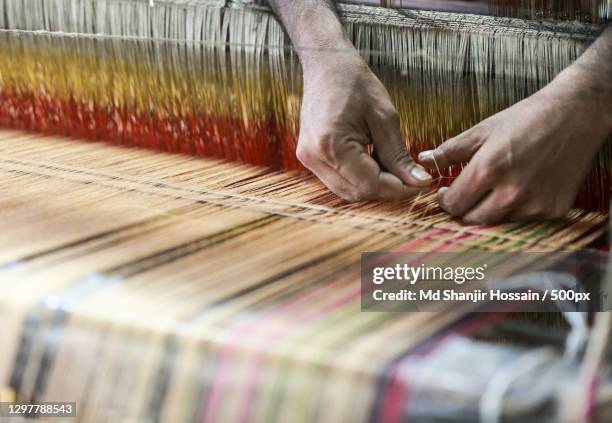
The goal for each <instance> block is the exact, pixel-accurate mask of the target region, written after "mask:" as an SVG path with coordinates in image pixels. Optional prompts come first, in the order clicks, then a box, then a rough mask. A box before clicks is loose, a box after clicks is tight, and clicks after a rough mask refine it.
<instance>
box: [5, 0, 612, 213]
mask: <svg viewBox="0 0 612 423" xmlns="http://www.w3.org/2000/svg"><path fill="white" fill-rule="evenodd" d="M243 3H245V2H226V1H215V0H207V1H203V2H202V1H200V2H193V1H184V0H174V1H156V2H153V3H152V4H153V6H152V5H151V3H150V2H148V1H139V0H106V1H101V2H98V1H93V0H80V1H73V2H64V1H59V0H58V1H52V2H48V1H42V0H4V1H3V2H1V3H0V7H2V9H3V10H4V13H3V14H2V15H1V16H0V28H3V30H2V32H1V33H0V37H1V38H0V39H1V43H0V52H1V53H2V58H1V59H0V89H1V90H2V96H1V97H0V102H1V106H2V107H0V110H1V112H0V124H1V125H2V126H4V127H8V128H24V129H29V130H35V131H40V132H43V133H48V134H63V135H69V136H74V137H80V138H86V139H102V140H109V141H113V142H118V143H122V144H125V145H136V146H144V147H149V148H154V149H161V150H164V151H172V152H182V153H188V154H196V155H203V156H209V157H216V158H224V159H229V160H239V161H242V162H246V163H252V164H257V165H265V166H273V167H275V168H277V169H301V166H300V164H299V162H298V161H297V159H296V157H295V145H296V137H297V131H298V121H299V103H300V95H301V79H300V78H301V76H300V68H299V63H298V62H297V59H296V56H295V55H294V54H293V53H292V52H291V50H290V49H289V47H288V42H287V39H286V38H285V36H284V34H283V31H282V28H281V27H280V26H279V25H278V23H277V22H276V21H275V19H274V17H273V16H272V15H271V14H270V13H269V11H268V10H267V9H265V8H264V7H262V6H259V5H246V6H245V5H244V4H243ZM442 3H444V2H442ZM448 3H449V4H450V3H453V2H448ZM481 3H482V2H481ZM553 3H554V7H553ZM391 6H395V7H399V8H398V9H380V8H373V7H368V6H362V5H343V4H339V6H338V7H339V12H340V14H341V16H342V18H343V20H344V22H345V24H346V27H347V31H348V33H349V35H350V37H351V38H352V39H353V41H354V43H355V45H356V46H357V48H358V49H359V50H360V51H361V52H362V54H363V56H364V57H365V58H366V60H367V61H368V62H369V63H370V64H371V65H372V67H373V68H374V70H375V71H376V73H378V75H379V76H380V77H381V79H382V80H383V82H384V83H385V85H386V86H387V88H388V89H389V91H390V93H391V96H392V98H393V101H394V104H395V105H396V107H397V108H398V111H399V113H400V116H401V122H402V132H403V135H404V137H405V139H406V142H407V144H408V146H409V148H410V149H411V152H412V153H413V154H414V155H416V154H417V153H418V152H420V151H422V150H425V149H430V148H432V147H434V146H436V145H439V144H440V143H441V142H443V141H444V140H445V139H448V138H450V137H452V136H454V135H456V134H458V133H460V132H461V131H463V130H465V129H467V128H469V127H470V126H472V125H474V124H476V123H477V122H479V121H481V120H482V119H484V118H486V117H488V116H490V115H492V114H494V113H496V112H497V111H499V110H501V109H503V108H505V107H507V106H509V105H511V104H513V103H515V102H517V101H519V100H520V99H522V98H524V97H525V96H527V95H529V94H531V93H533V92H535V91H536V90H537V89H539V88H540V87H542V86H543V85H545V84H546V83H547V82H549V81H550V80H551V79H552V78H554V76H555V75H556V74H557V73H559V72H560V71H561V70H562V69H563V68H564V67H566V66H568V65H569V64H571V63H572V61H573V60H575V59H576V58H577V57H578V56H579V55H580V53H581V52H582V51H583V50H584V49H585V47H586V46H587V45H588V43H589V42H590V41H592V40H593V39H594V37H595V36H596V35H597V33H598V30H599V27H598V26H596V25H589V24H586V23H585V24H582V25H576V24H573V23H567V24H566V23H563V22H560V21H557V22H553V21H546V22H536V21H528V20H527V21H525V20H513V19H507V18H495V17H483V16H475V15H457V14H446V13H440V12H427V11H419V12H416V11H410V10H406V9H403V7H405V6H404V5H403V3H402V2H399V3H398V2H396V3H394V4H393V5H391ZM486 6H487V8H488V9H487V10H488V11H489V13H491V14H499V15H501V16H524V15H526V16H527V17H533V16H536V17H554V18H559V19H561V18H565V19H576V18H579V19H581V20H583V21H585V22H601V21H602V20H604V17H605V16H606V15H607V13H608V7H609V6H608V2H607V1H592V0H589V1H585V0H583V1H578V0H576V1H569V0H568V1H564V2H547V1H540V2H522V1H519V2H510V1H501V0H500V1H490V2H488V3H487V5H486ZM25 11H27V13H25ZM91 11H95V13H92V12H91ZM525 11H527V12H528V13H526V12H525ZM33 31H36V32H33ZM75 35H78V36H76V37H75ZM611 163H612V148H611V147H610V143H608V144H607V145H606V146H605V148H604V149H603V150H602V152H601V154H600V155H599V156H598V158H597V160H596V161H595V163H594V169H593V171H592V173H591V175H590V176H589V178H588V180H587V182H586V183H585V188H584V190H583V191H582V192H581V193H580V195H579V198H578V202H577V205H578V206H580V207H584V208H587V209H590V210H602V211H606V210H607V209H608V205H609V191H610V190H609V186H610V174H611V172H610V168H611V166H612V164H611ZM459 170H460V169H459V168H455V169H451V170H450V171H449V172H448V173H444V174H442V175H440V179H439V180H438V182H437V183H438V184H448V183H450V182H451V181H452V177H454V176H456V175H457V173H458V172H459Z"/></svg>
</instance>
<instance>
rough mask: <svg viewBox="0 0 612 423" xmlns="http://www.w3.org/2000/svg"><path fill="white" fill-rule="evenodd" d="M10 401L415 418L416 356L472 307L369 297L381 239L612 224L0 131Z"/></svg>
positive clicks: (145, 416)
mask: <svg viewBox="0 0 612 423" xmlns="http://www.w3.org/2000/svg"><path fill="white" fill-rule="evenodd" d="M0 173H1V174H2V176H1V179H2V185H1V186H0V201H1V207H0V214H1V219H0V222H1V223H0V225H1V231H0V233H1V234H2V235H1V236H0V241H1V242H0V245H1V248H0V289H1V290H2V293H3V295H2V296H1V297H0V327H2V330H3V336H2V346H1V351H2V354H0V386H2V387H3V390H2V392H3V399H5V400H6V399H19V400H22V401H42V400H46V401H53V400H57V401H59V400H63V401H77V402H78V415H79V421H93V422H100V421H113V422H116V421H125V422H128V421H130V422H131V421H137V422H141V421H142V422H144V421H167V422H179V421H201V422H219V421H241V422H246V421H261V422H272V421H279V422H287V421H313V420H317V421H329V422H339V421H347V422H349V421H350V422H356V421H368V420H380V421H399V420H398V419H400V418H401V416H403V415H404V414H405V413H406V412H407V410H405V409H404V404H406V401H407V395H409V393H408V391H407V390H406V389H407V386H406V385H405V381H404V379H403V378H402V377H400V374H399V373H398V372H399V369H400V368H401V366H403V363H404V361H405V360H407V359H409V357H410V353H411V352H412V351H414V350H415V348H417V347H419V346H422V345H423V343H424V342H426V341H427V340H428V339H431V338H432V336H433V335H434V334H436V333H439V332H440V331H441V330H443V329H444V328H447V327H450V325H453V324H455V323H456V322H458V321H460V320H461V319H463V318H465V316H466V311H468V310H464V309H451V310H448V311H446V312H444V313H442V312H440V313H397V314H394V313H374V312H361V310H360V289H361V288H360V284H359V256H360V253H361V252H364V251H427V252H436V251H440V252H442V251H460V250H465V249H470V248H475V247H478V248H482V249H490V250H491V251H512V250H531V251H555V250H560V249H577V248H580V247H582V246H584V245H586V244H588V243H589V242H590V240H592V239H594V238H595V237H597V236H598V235H599V234H601V233H603V231H605V230H606V223H607V222H606V217H605V216H603V215H601V214H598V213H585V212H579V211H576V212H575V213H574V214H573V215H572V217H571V218H570V219H569V220H568V221H567V222H565V223H559V224H543V223H542V224H533V225H523V226H520V225H506V226H500V227H495V228H470V227H464V226H461V225H460V224H458V223H456V222H452V221H450V220H449V219H448V218H447V217H446V216H445V215H444V214H443V213H441V212H440V210H439V209H438V208H437V206H436V205H435V200H434V199H433V198H432V197H431V196H430V195H428V196H424V197H422V198H420V199H418V200H416V201H413V202H404V203H397V204H378V203H372V204H368V205H345V204H342V203H341V202H339V201H338V200H337V199H336V198H334V197H333V196H331V195H330V194H328V193H327V192H326V190H325V189H324V187H322V186H321V185H320V184H319V183H318V182H317V181H315V180H313V179H312V178H311V177H306V176H303V175H300V174H295V173H282V172H272V171H270V170H266V169H264V168H259V167H253V166H247V165H240V164H228V163H221V162H217V161H210V160H201V159H193V158H189V157H183V156H176V155H167V154H161V153H153V152H147V151H142V150H135V149H125V148H120V147H110V146H105V145H103V144H98V143H84V142H78V141H69V140H62V139H58V138H37V137H35V136H32V135H27V134H23V133H18V132H2V133H1V134H0Z"/></svg>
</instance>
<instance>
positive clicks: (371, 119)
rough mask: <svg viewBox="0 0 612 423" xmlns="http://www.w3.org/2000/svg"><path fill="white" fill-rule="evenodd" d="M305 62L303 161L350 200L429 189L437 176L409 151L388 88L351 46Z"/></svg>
mask: <svg viewBox="0 0 612 423" xmlns="http://www.w3.org/2000/svg"><path fill="white" fill-rule="evenodd" d="M302 62H303V68H304V97H303V100H302V110H301V127H300V135H299V141H298V147H297V157H298V159H299V160H300V161H301V162H302V164H303V165H304V166H305V167H306V168H308V169H309V170H311V171H312V172H313V173H314V174H315V175H316V176H317V177H318V178H319V179H320V180H321V181H322V182H323V183H324V184H325V185H326V186H327V187H328V188H329V189H330V190H332V191H333V192H334V193H335V194H337V195H339V196H340V197H342V198H344V199H345V200H348V201H351V202H357V201H366V200H376V199H387V200H400V199H405V198H410V197H412V196H415V195H416V194H418V193H420V192H422V191H424V190H427V189H428V188H429V186H430V184H431V182H432V177H431V176H430V175H429V174H428V173H427V172H426V171H425V169H424V168H423V167H421V166H419V165H417V164H416V163H414V161H413V160H412V157H411V156H410V154H409V153H408V150H407V148H406V145H405V142H404V140H403V139H402V138H401V136H400V126H399V116H398V113H397V111H396V110H395V108H394V107H393V104H392V103H391V99H390V97H389V94H388V92H387V90H386V89H385V87H384V86H383V84H382V83H381V82H380V81H379V80H378V78H376V76H375V75H374V74H373V73H372V71H371V70H370V69H369V68H368V66H367V65H366V63H365V62H364V61H363V60H362V59H361V57H359V55H358V54H357V52H356V51H354V52H353V50H352V46H351V47H347V51H346V52H328V53H325V52H320V53H317V57H314V58H310V59H309V60H303V61H302ZM368 144H374V148H375V153H376V156H377V159H378V162H377V161H376V160H375V159H374V158H373V157H371V156H370V155H369V154H368V151H367V149H366V148H367V146H368Z"/></svg>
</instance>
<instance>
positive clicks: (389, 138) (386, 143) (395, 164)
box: [370, 123, 433, 187]
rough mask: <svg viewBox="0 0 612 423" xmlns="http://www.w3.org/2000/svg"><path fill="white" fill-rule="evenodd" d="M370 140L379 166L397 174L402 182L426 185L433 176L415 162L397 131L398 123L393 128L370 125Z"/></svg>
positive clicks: (418, 185)
mask: <svg viewBox="0 0 612 423" xmlns="http://www.w3.org/2000/svg"><path fill="white" fill-rule="evenodd" d="M375 128H376V129H375ZM370 133H371V134H372V142H373V144H374V147H375V151H376V155H377V158H378V160H379V162H380V164H381V166H382V167H383V168H384V169H385V170H386V171H388V172H389V173H391V174H393V175H395V176H397V177H398V178H399V179H400V180H401V181H402V182H403V183H404V184H406V185H410V186H415V187H428V186H429V185H431V183H432V181H433V178H432V176H431V175H430V174H429V173H427V171H426V170H425V168H423V167H422V166H420V165H418V164H416V163H415V162H414V160H413V159H412V156H411V155H410V153H409V152H408V148H407V147H406V144H405V142H404V140H403V139H402V137H401V135H400V131H399V123H398V124H397V127H394V128H382V127H379V126H376V125H370Z"/></svg>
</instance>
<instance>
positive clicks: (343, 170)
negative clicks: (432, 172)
mask: <svg viewBox="0 0 612 423" xmlns="http://www.w3.org/2000/svg"><path fill="white" fill-rule="evenodd" d="M337 156H338V163H339V165H338V168H337V170H338V173H339V174H340V175H341V176H342V177H343V178H345V179H346V180H348V181H349V182H350V184H351V185H352V186H353V187H354V188H355V191H356V196H355V197H354V198H352V199H350V200H351V201H364V200H373V199H384V200H402V199H406V198H410V197H413V196H415V195H417V194H419V193H420V192H421V191H422V189H421V188H419V187H410V186H407V185H405V184H404V183H403V182H402V181H401V180H400V179H399V178H398V177H397V176H395V175H393V174H391V173H388V172H383V171H382V170H381V168H380V166H379V165H378V163H376V161H375V160H374V159H373V158H372V157H370V155H369V154H368V153H367V152H366V150H365V147H364V146H363V145H362V144H360V143H358V142H357V141H348V142H346V143H343V144H340V145H339V147H338V151H337Z"/></svg>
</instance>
